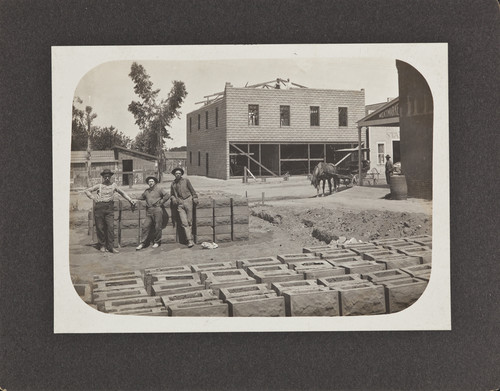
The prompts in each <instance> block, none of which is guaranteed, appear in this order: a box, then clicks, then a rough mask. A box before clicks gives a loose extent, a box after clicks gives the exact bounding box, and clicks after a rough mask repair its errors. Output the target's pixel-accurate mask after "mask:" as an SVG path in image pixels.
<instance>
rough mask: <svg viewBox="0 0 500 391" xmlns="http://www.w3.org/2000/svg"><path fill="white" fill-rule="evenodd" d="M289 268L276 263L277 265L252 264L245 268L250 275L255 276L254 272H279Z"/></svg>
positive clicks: (286, 270)
mask: <svg viewBox="0 0 500 391" xmlns="http://www.w3.org/2000/svg"><path fill="white" fill-rule="evenodd" d="M288 271H289V269H288V267H286V265H283V264H278V265H260V266H252V267H249V268H248V269H247V273H248V275H249V276H250V277H255V275H256V274H258V273H261V272H264V273H281V272H288Z"/></svg>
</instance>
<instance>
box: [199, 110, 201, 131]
mask: <svg viewBox="0 0 500 391" xmlns="http://www.w3.org/2000/svg"><path fill="white" fill-rule="evenodd" d="M200 126H201V115H200V114H198V130H200Z"/></svg>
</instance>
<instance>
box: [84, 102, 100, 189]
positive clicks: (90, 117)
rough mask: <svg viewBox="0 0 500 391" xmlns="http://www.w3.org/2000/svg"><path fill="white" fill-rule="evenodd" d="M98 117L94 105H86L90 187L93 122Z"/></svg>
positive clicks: (88, 180)
mask: <svg viewBox="0 0 500 391" xmlns="http://www.w3.org/2000/svg"><path fill="white" fill-rule="evenodd" d="M96 118H97V114H96V113H92V107H91V106H86V107H85V114H84V122H85V125H86V130H87V156H86V159H85V160H86V165H87V185H88V186H89V187H90V186H91V184H92V181H91V178H90V166H91V164H92V161H91V151H92V130H93V129H92V122H93V121H94V120H95V119H96Z"/></svg>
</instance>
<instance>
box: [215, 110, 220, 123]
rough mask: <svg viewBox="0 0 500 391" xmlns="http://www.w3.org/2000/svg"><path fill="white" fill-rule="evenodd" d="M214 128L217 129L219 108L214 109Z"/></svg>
mask: <svg viewBox="0 0 500 391" xmlns="http://www.w3.org/2000/svg"><path fill="white" fill-rule="evenodd" d="M215 127H216V128H218V127H219V108H218V107H216V108H215Z"/></svg>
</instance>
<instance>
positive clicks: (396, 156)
mask: <svg viewBox="0 0 500 391" xmlns="http://www.w3.org/2000/svg"><path fill="white" fill-rule="evenodd" d="M392 161H393V162H394V163H397V162H400V161H401V150H400V149H399V140H392Z"/></svg>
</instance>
